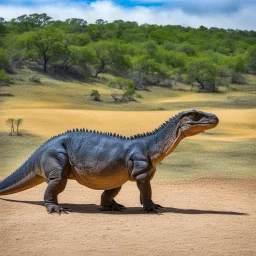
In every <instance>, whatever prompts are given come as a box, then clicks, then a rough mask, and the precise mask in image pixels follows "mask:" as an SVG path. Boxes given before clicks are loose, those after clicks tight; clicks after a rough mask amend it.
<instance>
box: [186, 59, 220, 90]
mask: <svg viewBox="0 0 256 256" xmlns="http://www.w3.org/2000/svg"><path fill="white" fill-rule="evenodd" d="M187 74H188V81H190V82H192V83H193V82H194V81H195V82H197V83H198V84H199V85H200V87H201V89H202V90H205V89H210V90H212V91H215V90H216V78H217V74H216V68H215V66H214V65H213V64H212V63H210V62H209V60H204V59H199V60H195V61H192V62H191V63H190V64H189V66H188V69H187ZM192 88H193V86H192V87H191V89H192Z"/></svg>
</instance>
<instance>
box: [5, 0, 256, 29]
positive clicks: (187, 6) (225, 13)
mask: <svg viewBox="0 0 256 256" xmlns="http://www.w3.org/2000/svg"><path fill="white" fill-rule="evenodd" d="M31 13H47V14H48V15H49V16H50V17H52V18H53V19H59V20H65V19H67V18H82V19H84V20H86V21H87V22H88V23H94V22H95V21H96V20H97V19H104V20H107V21H108V22H112V21H114V20H124V21H136V22H138V23H139V24H144V23H148V24H157V25H167V24H170V25H182V26H190V27H194V28H198V27H199V26H201V25H203V26H205V27H219V28H225V29H227V28H231V29H241V30H256V0H128V1H124V0H62V1H59V0H26V1H24V0H0V17H3V18H5V19H6V20H10V19H12V18H16V17H18V16H20V15H23V14H31Z"/></svg>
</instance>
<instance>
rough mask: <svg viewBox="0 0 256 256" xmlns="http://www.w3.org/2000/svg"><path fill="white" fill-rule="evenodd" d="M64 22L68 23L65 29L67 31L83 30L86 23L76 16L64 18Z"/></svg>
mask: <svg viewBox="0 0 256 256" xmlns="http://www.w3.org/2000/svg"><path fill="white" fill-rule="evenodd" d="M65 22H66V23H67V24H68V26H66V29H65V30H66V31H67V32H68V33H79V32H84V31H85V28H86V27H87V24H88V22H87V21H86V20H83V19H77V18H70V19H66V21H65Z"/></svg>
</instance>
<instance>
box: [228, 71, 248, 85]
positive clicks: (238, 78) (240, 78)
mask: <svg viewBox="0 0 256 256" xmlns="http://www.w3.org/2000/svg"><path fill="white" fill-rule="evenodd" d="M231 81H232V83H233V84H246V79H245V76H244V75H243V74H242V73H240V72H236V71H233V72H232V76H231Z"/></svg>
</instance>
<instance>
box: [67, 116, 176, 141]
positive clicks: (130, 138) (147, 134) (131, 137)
mask: <svg viewBox="0 0 256 256" xmlns="http://www.w3.org/2000/svg"><path fill="white" fill-rule="evenodd" d="M175 117H176V116H175ZM170 120H171V118H170ZM170 120H168V121H166V122H165V123H163V124H162V125H160V126H159V127H158V128H156V129H155V130H154V131H152V132H146V133H139V134H135V135H132V136H129V137H126V136H122V135H119V134H117V133H111V132H99V131H97V130H88V129H84V128H82V129H78V128H76V129H72V130H68V131H67V132H68V133H69V132H89V133H98V134H103V135H107V136H112V137H117V138H121V139H127V140H132V139H137V138H142V137H146V136H150V135H153V134H155V133H156V132H158V131H159V130H160V129H162V128H163V127H164V126H165V125H166V124H168V123H169V122H170Z"/></svg>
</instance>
